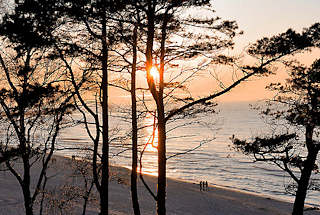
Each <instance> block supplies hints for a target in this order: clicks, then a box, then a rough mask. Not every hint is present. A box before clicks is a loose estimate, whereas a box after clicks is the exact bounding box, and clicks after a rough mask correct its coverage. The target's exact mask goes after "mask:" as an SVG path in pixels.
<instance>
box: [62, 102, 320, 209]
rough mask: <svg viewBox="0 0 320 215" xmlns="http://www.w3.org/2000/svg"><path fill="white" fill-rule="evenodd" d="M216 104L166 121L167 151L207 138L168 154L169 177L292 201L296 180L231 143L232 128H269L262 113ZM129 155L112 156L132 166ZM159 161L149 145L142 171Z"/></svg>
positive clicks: (76, 137) (69, 135)
mask: <svg viewBox="0 0 320 215" xmlns="http://www.w3.org/2000/svg"><path fill="white" fill-rule="evenodd" d="M217 109H219V113H217V114H206V115H202V117H198V118H197V119H192V120H186V121H182V122H173V123H170V124H169V125H168V128H167V130H168V140H167V155H168V157H169V156H174V155H176V154H177V153H183V152H185V151H187V150H189V149H192V148H195V147H197V146H199V144H201V143H203V145H202V146H201V147H199V148H197V149H196V150H194V151H192V152H189V153H187V154H183V155H180V156H175V157H172V158H170V159H168V164H167V175H168V177H171V178H176V179H182V180H185V181H191V182H196V183H198V182H199V181H208V182H209V183H210V184H211V185H220V186H224V187H230V188H234V189H239V190H244V191H248V192H254V193H256V194H257V193H258V194H262V195H267V196H269V197H273V198H277V199H283V200H289V201H291V200H292V199H293V196H290V195H289V194H287V193H285V186H286V185H288V184H290V183H292V180H291V178H290V177H288V176H287V175H286V174H285V173H284V172H283V171H281V170H279V169H278V168H277V167H275V166H272V165H270V164H265V163H253V162H252V160H251V159H250V158H248V157H246V156H245V155H243V154H241V153H239V152H236V151H235V150H233V149H232V146H231V141H230V137H231V136H232V135H233V134H234V135H235V136H236V137H239V138H248V137H251V136H254V135H259V134H263V133H266V132H268V130H269V129H268V126H267V125H266V124H265V122H264V121H263V120H262V119H261V118H260V117H259V115H258V113H257V112H256V111H254V110H252V109H250V107H249V103H246V102H240V103H223V104H220V105H218V107H217ZM194 121H199V123H201V124H196V125H194V124H191V125H186V126H184V127H183V128H181V127H179V126H178V125H181V124H185V123H186V122H187V123H189V122H190V123H191V122H194ZM152 123H153V118H152V117H148V118H146V119H145V120H144V121H143V122H142V125H151V124H152ZM112 124H113V126H116V127H118V128H119V130H122V131H123V130H126V129H128V128H130V127H129V125H128V124H125V123H123V122H121V121H119V120H117V119H112ZM176 127H178V128H176ZM174 128H175V129H174ZM152 130H153V129H152V127H149V128H147V129H145V130H144V131H143V132H142V133H141V135H142V136H143V137H142V138H140V144H144V143H146V142H147V140H148V139H149V138H150V136H151V135H152ZM209 140H211V141H209ZM128 141H129V140H128ZM60 143H61V146H63V147H74V146H75V145H80V146H88V145H89V146H90V141H89V139H88V136H87V134H86V132H85V130H84V129H83V128H81V127H75V128H72V129H68V130H67V131H65V132H64V133H63V135H62V138H61V141H60ZM128 143H129V142H128ZM119 150H121V149H119V148H113V149H112V153H113V154H116V153H117V152H119ZM60 153H63V154H64V155H71V154H75V152H74V151H73V150H64V151H61V152H60ZM130 159H131V157H130V151H127V152H124V153H122V154H120V155H119V156H115V157H112V158H111V161H112V164H114V165H119V166H125V167H130V165H131V164H130ZM156 162H157V157H156V151H155V149H154V148H152V147H150V146H148V148H147V150H146V152H145V153H144V155H143V172H145V173H148V174H153V175H155V174H156V169H157V163H156ZM315 180H317V181H318V182H319V181H320V180H319V176H317V175H316V176H315ZM319 200H320V192H316V191H312V192H309V195H308V197H307V202H308V203H309V204H311V205H318V206H319V205H320V201H319Z"/></svg>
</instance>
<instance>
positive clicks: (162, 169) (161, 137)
mask: <svg viewBox="0 0 320 215" xmlns="http://www.w3.org/2000/svg"><path fill="white" fill-rule="evenodd" d="M161 101H162V100H161ZM160 103H161V104H160V105H159V107H158V192H157V193H158V195H157V214H158V215H165V214H166V162H167V160H166V124H165V115H164V107H163V101H162V102H160Z"/></svg>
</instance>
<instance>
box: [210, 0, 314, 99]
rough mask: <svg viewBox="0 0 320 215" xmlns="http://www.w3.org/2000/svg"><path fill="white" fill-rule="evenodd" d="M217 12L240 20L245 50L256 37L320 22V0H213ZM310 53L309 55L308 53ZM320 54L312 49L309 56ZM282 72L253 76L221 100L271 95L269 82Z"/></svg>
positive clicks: (238, 48) (241, 44) (239, 44)
mask: <svg viewBox="0 0 320 215" xmlns="http://www.w3.org/2000/svg"><path fill="white" fill-rule="evenodd" d="M213 5H214V9H215V10H216V14H217V15H218V16H220V17H221V18H223V19H230V20H235V21H237V23H238V25H239V28H240V29H241V30H243V31H244V34H243V35H242V36H240V37H239V38H237V39H236V40H235V42H236V46H235V49H236V51H239V52H240V51H241V50H243V49H244V48H245V47H246V46H247V45H248V44H250V43H254V42H255V41H256V40H257V39H260V38H263V37H270V36H273V35H276V34H279V33H282V32H285V31H286V30H287V29H288V28H292V29H294V30H296V31H298V32H301V31H302V29H303V28H306V27H309V26H311V25H312V24H313V23H315V22H320V12H319V11H320V0H213ZM307 57H310V56H307ZM315 57H320V52H316V53H312V57H310V58H308V60H306V61H308V63H310V62H311V61H310V59H314V58H315ZM284 76H285V75H284V74H279V75H277V76H271V77H268V78H263V79H261V78H260V79H258V78H256V79H254V80H251V81H249V82H248V83H245V84H242V85H241V86H239V87H237V88H236V89H234V90H233V91H232V92H231V93H230V94H228V95H225V96H223V97H221V98H220V100H221V101H228V102H232V101H253V100H259V99H261V98H265V97H270V96H271V95H272V94H271V93H269V92H267V91H266V90H265V86H266V85H267V83H269V82H273V81H277V80H281V79H283V77H284Z"/></svg>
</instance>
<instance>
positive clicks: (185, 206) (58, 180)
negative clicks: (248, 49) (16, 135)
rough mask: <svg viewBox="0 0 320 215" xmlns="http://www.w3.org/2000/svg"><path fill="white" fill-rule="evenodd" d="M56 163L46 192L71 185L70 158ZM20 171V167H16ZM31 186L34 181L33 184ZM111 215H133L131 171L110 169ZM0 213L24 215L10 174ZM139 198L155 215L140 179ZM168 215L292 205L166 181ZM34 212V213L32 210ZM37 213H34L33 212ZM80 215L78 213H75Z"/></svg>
mask: <svg viewBox="0 0 320 215" xmlns="http://www.w3.org/2000/svg"><path fill="white" fill-rule="evenodd" d="M54 158H55V162H54V163H53V162H52V167H51V168H50V169H49V170H48V175H50V176H54V180H52V179H51V180H50V181H49V183H48V189H49V188H51V189H53V190H57V189H58V188H60V187H61V186H62V185H63V184H65V183H70V182H71V181H70V175H72V174H71V173H72V172H73V170H72V162H74V161H72V159H71V158H69V157H66V156H60V155H54ZM16 167H18V168H19V164H17V165H16ZM38 171H39V166H38V165H36V166H35V167H34V170H33V171H32V178H33V179H34V178H37V173H38ZM144 179H145V181H146V182H147V183H148V184H149V186H150V188H151V190H153V192H155V191H156V176H152V175H147V174H144ZM33 183H34V181H33ZM72 183H73V184H74V185H77V186H81V178H72ZM109 184H110V185H109V208H110V214H114V215H127V214H133V211H132V205H131V193H130V169H128V168H125V167H121V166H111V167H110V181H109ZM0 190H1V192H0V208H1V210H0V214H1V215H12V214H24V212H23V197H22V193H21V188H20V187H19V185H18V183H17V181H16V180H15V179H14V177H13V176H12V175H11V174H10V173H1V174H0ZM138 196H139V203H140V208H141V213H142V214H148V215H149V214H150V215H151V214H155V211H156V205H155V201H154V199H152V197H151V195H150V194H149V193H148V192H147V190H146V188H145V187H144V185H143V184H142V182H141V180H140V179H139V180H138ZM81 203H82V202H81V201H79V202H75V203H74V206H73V209H74V210H75V211H80V210H81V206H82V205H81ZM166 207H167V214H168V215H171V214H172V215H188V214H190V215H193V214H201V215H215V214H217V215H268V214H270V215H276V214H279V215H289V214H291V209H292V204H291V203H289V202H286V201H282V200H278V199H274V198H270V197H267V196H262V195H260V194H257V193H250V192H247V191H243V190H236V189H233V188H229V187H223V186H219V185H210V186H209V190H208V191H200V186H199V183H198V182H188V181H183V180H180V179H174V178H167V206H166ZM35 212H37V210H35ZM97 212H98V204H97V202H96V203H95V204H92V205H88V210H87V215H91V214H92V215H93V214H97ZM35 214H37V213H35ZM75 214H79V213H75ZM305 214H306V215H309V214H310V215H313V214H314V215H320V212H319V211H307V212H305Z"/></svg>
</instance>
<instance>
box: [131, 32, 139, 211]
mask: <svg viewBox="0 0 320 215" xmlns="http://www.w3.org/2000/svg"><path fill="white" fill-rule="evenodd" d="M132 48H133V62H132V71H131V117H132V170H131V199H132V207H133V211H134V214H135V215H140V207H139V201H138V192H137V167H138V125H137V99H136V66H137V26H135V27H134V31H133V47H132Z"/></svg>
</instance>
